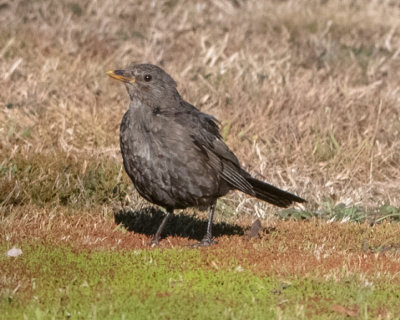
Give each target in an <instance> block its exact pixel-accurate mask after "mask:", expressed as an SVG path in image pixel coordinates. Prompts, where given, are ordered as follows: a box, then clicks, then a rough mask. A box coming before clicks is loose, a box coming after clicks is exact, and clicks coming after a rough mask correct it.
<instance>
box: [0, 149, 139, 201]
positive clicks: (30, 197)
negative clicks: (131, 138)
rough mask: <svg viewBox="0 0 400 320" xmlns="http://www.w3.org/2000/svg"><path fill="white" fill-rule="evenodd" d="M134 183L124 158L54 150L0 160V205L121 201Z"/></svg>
mask: <svg viewBox="0 0 400 320" xmlns="http://www.w3.org/2000/svg"><path fill="white" fill-rule="evenodd" d="M131 186H132V183H131V182H130V180H129V178H128V177H127V176H126V175H125V173H124V171H123V168H122V161H121V162H116V161H112V160H111V159H104V158H95V157H91V158H81V159H77V158H75V157H69V156H68V155H67V154H65V153H62V152H58V153H54V154H49V153H47V154H46V153H45V154H38V153H33V154H28V155H22V154H17V155H15V156H14V157H13V158H7V157H6V158H5V159H4V160H3V161H2V162H1V163H0V205H3V206H10V205H22V204H29V203H34V204H36V205H39V206H43V205H45V204H52V205H63V206H68V207H71V208H81V207H84V206H92V205H93V204H104V203H110V202H111V201H113V200H117V201H119V200H120V201H122V200H123V198H124V196H125V195H126V193H127V191H128V189H129V188H131Z"/></svg>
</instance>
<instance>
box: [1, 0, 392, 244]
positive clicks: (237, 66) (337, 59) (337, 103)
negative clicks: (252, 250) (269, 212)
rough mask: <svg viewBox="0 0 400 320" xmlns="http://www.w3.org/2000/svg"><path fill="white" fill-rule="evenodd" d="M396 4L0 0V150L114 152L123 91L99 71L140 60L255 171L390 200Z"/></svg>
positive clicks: (345, 198) (320, 192) (259, 206)
mask: <svg viewBox="0 0 400 320" xmlns="http://www.w3.org/2000/svg"><path fill="white" fill-rule="evenodd" d="M399 16H400V7H399V6H398V5H397V4H396V2H393V1H383V2H376V1H364V0H356V1H351V2H343V1H292V0H289V1H272V0H271V1H255V0H254V1H253V0H249V1H228V0H219V1H209V2H197V1H184V0H178V1H135V2H133V1H131V2H130V1H125V0H114V1H111V2H109V1H95V0H87V1H84V2H73V1H67V0H66V1H50V0H49V1H47V0H43V1H24V0H15V1H2V2H1V6H0V22H1V24H0V30H1V32H0V48H1V49H0V135H1V138H0V153H1V158H0V163H1V164H4V161H5V159H7V161H8V163H12V162H13V161H14V160H15V159H17V158H24V159H27V160H28V161H33V160H31V159H32V158H31V156H32V155H33V154H37V155H47V156H46V157H45V158H44V159H48V157H52V156H53V155H54V156H56V155H62V156H65V157H71V158H73V159H75V162H74V163H77V166H78V167H79V170H81V169H80V168H81V166H82V168H84V167H85V161H89V160H90V161H92V160H91V159H93V157H94V158H95V159H96V160H95V161H97V163H101V162H103V161H105V160H106V159H107V160H110V161H115V162H118V163H121V158H120V155H119V146H118V134H119V123H120V120H121V118H122V115H123V113H124V110H125V109H126V107H127V103H128V101H127V95H126V93H125V90H124V88H123V87H122V86H120V85H118V84H116V83H113V82H111V81H109V79H107V77H106V76H105V72H106V71H107V70H109V69H112V68H116V67H123V66H125V65H126V64H128V63H130V62H131V61H137V62H151V63H155V64H158V65H161V66H163V67H164V68H165V69H166V70H167V71H168V72H169V73H170V74H171V75H173V77H174V78H175V79H176V80H177V82H178V84H179V90H180V92H181V93H182V95H183V96H184V97H185V98H186V99H187V100H188V101H190V102H191V103H193V104H195V105H196V106H197V107H199V108H200V109H201V110H202V111H204V112H207V113H211V114H213V115H215V116H216V117H217V118H219V119H220V120H222V124H223V125H222V127H223V133H224V137H225V138H226V140H227V143H228V144H229V146H230V147H232V149H233V150H234V151H235V152H236V153H237V155H238V157H239V158H240V159H241V161H242V163H243V165H244V167H246V168H247V169H249V170H250V171H251V172H252V173H253V174H255V175H256V176H259V177H264V178H265V179H266V180H268V181H269V182H271V183H273V184H275V185H278V186H280V187H282V188H285V189H289V190H291V191H295V192H296V193H298V194H300V195H301V196H303V197H305V198H306V199H308V200H309V201H310V203H311V205H310V206H312V207H313V208H316V207H318V205H319V204H320V203H321V201H322V200H324V199H329V201H332V202H334V203H338V202H344V203H345V204H348V205H362V206H366V207H367V206H378V205H379V204H381V203H384V202H387V203H391V204H392V205H395V206H399V205H400V198H399V191H398V190H399V179H398V177H399V176H400V169H399V165H398V164H399V162H400V142H399V141H400V139H399V134H400V109H399V101H400V91H399V83H400V56H399V53H400V29H399V23H398V17H399ZM38 161H39V160H38ZM44 161H47V160H44ZM38 165H40V166H42V167H44V168H45V167H46V163H45V162H42V163H40V161H39V164H38ZM7 170H8V169H7ZM10 170H11V169H10ZM82 170H84V169H82ZM10 172H11V171H10ZM10 172H7V173H6V174H3V175H2V176H1V177H0V183H2V184H5V183H8V184H7V185H9V187H7V188H10V189H12V190H13V192H14V193H18V194H23V193H24V192H25V190H24V188H27V187H26V186H25V185H24V184H23V183H22V182H21V181H20V180H18V179H16V178H15V177H14V176H13V175H12V174H11V173H10ZM43 179H44V181H46V179H50V177H49V178H46V177H43ZM10 181H11V182H10ZM31 183H32V184H34V183H37V181H32V182H31ZM21 186H24V187H21ZM12 190H9V191H8V192H12ZM4 192H6V191H4ZM232 199H233V201H234V204H235V205H238V204H240V203H243V202H244V201H245V199H246V198H245V196H244V195H240V194H236V195H235V196H233V198H232ZM23 201H25V202H27V203H29V201H30V200H29V198H26V200H23ZM251 203H252V204H253V202H251ZM254 207H255V209H256V210H258V211H260V210H261V211H264V210H266V209H267V208H269V207H268V206H267V205H265V204H263V203H260V202H256V204H254ZM140 241H141V240H140Z"/></svg>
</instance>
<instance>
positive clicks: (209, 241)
mask: <svg viewBox="0 0 400 320" xmlns="http://www.w3.org/2000/svg"><path fill="white" fill-rule="evenodd" d="M214 210H215V202H214V203H213V204H212V205H211V206H210V213H209V217H208V224H207V233H206V235H205V236H204V238H203V240H201V241H200V242H199V243H198V246H202V247H208V246H209V245H211V244H216V243H217V242H216V241H214V240H213V238H212V222H213V218H214Z"/></svg>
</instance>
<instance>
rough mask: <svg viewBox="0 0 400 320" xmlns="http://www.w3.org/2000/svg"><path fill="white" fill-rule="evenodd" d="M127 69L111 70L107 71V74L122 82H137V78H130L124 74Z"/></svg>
mask: <svg viewBox="0 0 400 320" xmlns="http://www.w3.org/2000/svg"><path fill="white" fill-rule="evenodd" d="M124 73H125V71H124V70H110V71H107V75H108V76H109V77H111V78H114V79H117V80H119V81H122V82H135V81H136V79H135V78H129V77H127V76H125V75H124Z"/></svg>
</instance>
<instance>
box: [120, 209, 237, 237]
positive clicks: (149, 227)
mask: <svg viewBox="0 0 400 320" xmlns="http://www.w3.org/2000/svg"><path fill="white" fill-rule="evenodd" d="M164 216H165V212H163V211H162V210H160V209H157V208H154V207H146V208H143V209H140V210H131V209H120V210H118V211H115V212H114V220H115V223H116V224H118V225H122V226H123V227H124V228H125V229H127V230H128V231H133V232H135V233H142V234H145V235H147V236H153V235H154V234H155V233H156V231H157V228H158V227H159V225H160V224H161V221H162V220H163V218H164ZM206 229H207V220H201V219H199V218H197V217H196V216H195V215H189V214H186V213H183V212H180V213H178V214H174V215H172V216H170V217H169V219H168V220H167V224H166V226H165V229H164V231H163V237H167V236H179V237H186V238H189V239H195V240H199V241H200V240H201V239H203V237H204V235H205V233H206ZM243 234H244V229H243V228H242V227H240V226H238V225H236V224H229V223H225V222H218V223H213V236H214V237H220V236H224V235H228V236H231V235H243Z"/></svg>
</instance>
